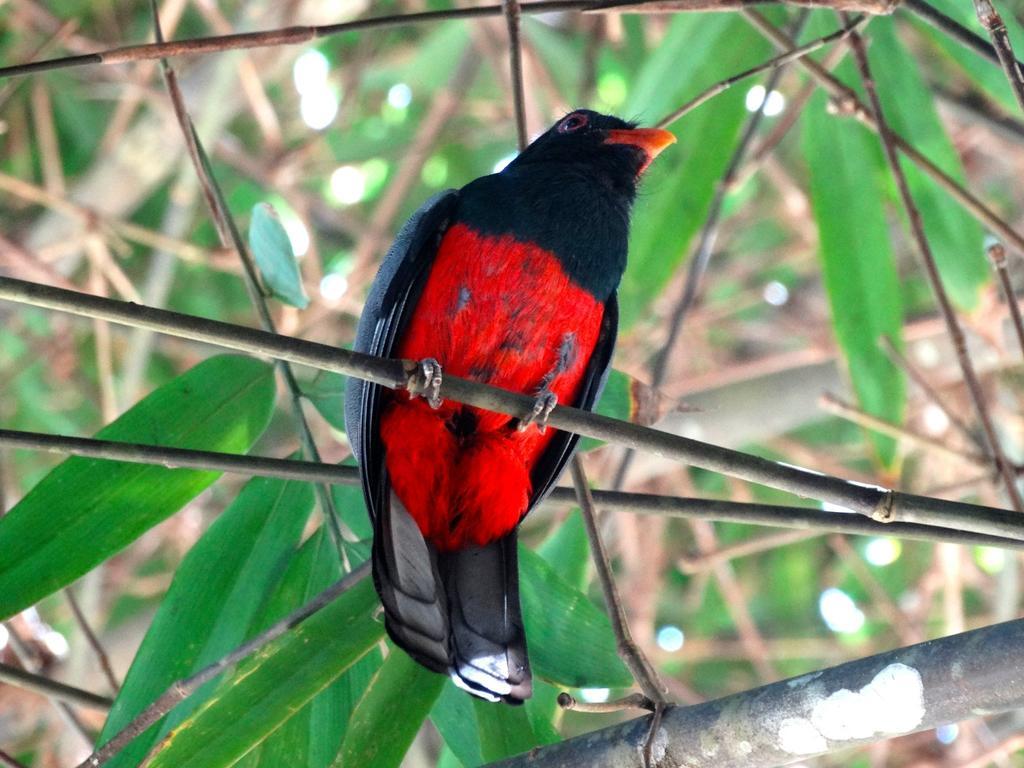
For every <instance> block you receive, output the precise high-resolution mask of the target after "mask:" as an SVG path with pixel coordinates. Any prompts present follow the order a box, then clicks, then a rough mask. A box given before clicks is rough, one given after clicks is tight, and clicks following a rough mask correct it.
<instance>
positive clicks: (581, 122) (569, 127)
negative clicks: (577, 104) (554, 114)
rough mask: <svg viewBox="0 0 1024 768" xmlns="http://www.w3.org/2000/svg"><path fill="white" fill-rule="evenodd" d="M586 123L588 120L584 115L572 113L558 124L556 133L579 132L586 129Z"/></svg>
mask: <svg viewBox="0 0 1024 768" xmlns="http://www.w3.org/2000/svg"><path fill="white" fill-rule="evenodd" d="M587 122H588V120H587V116H586V115H582V114H580V113H579V112H573V113H572V114H571V115H569V116H568V117H566V118H565V119H564V120H562V122H560V123H559V124H558V132H559V133H573V132H574V131H579V130H581V129H583V128H585V127H586V125H587Z"/></svg>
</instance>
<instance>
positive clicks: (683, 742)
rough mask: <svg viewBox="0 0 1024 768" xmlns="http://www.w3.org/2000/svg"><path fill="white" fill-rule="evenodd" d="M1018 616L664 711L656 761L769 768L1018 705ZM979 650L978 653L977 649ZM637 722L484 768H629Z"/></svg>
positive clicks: (1023, 690)
mask: <svg viewBox="0 0 1024 768" xmlns="http://www.w3.org/2000/svg"><path fill="white" fill-rule="evenodd" d="M1021 647H1024V619H1019V620H1017V621H1010V622H1006V623H1004V624H995V625H992V626H989V627H984V628H983V629H976V630H974V631H972V632H965V633H963V634H959V635H953V636H951V637H944V638H941V639H938V640H931V641H929V642H926V643H920V644H918V645H912V646H908V647H905V648H899V649H897V650H894V651H889V652H887V653H881V654H878V655H877V656H871V657H868V658H866V659H859V660H857V661H852V662H849V663H846V664H840V665H839V666H836V667H831V668H829V669H825V670H821V671H819V672H812V673H811V674H809V675H804V676H803V677H797V678H793V679H790V680H783V681H781V682H778V683H772V684H771V685H766V686H764V687H761V688H755V689H753V690H750V691H744V692H743V693H737V694H735V695H733V696H728V697H725V698H723V699H717V700H715V701H710V702H707V703H704V704H698V705H696V706H692V707H675V708H673V709H670V710H668V711H667V712H666V713H665V716H664V718H663V720H662V726H661V728H660V729H659V730H658V734H657V738H656V740H655V744H654V757H655V762H656V764H659V765H685V766H687V767H688V768H769V767H772V768H774V766H778V765H787V764H789V763H795V762H798V761H800V760H805V759H806V758H809V757H811V756H813V755H821V754H831V753H834V752H839V751H840V750H843V749H847V748H849V747H852V746H855V745H858V744H870V743H872V742H875V741H879V740H881V739H886V738H890V737H892V736H894V735H897V734H904V733H914V732H917V731H923V730H927V729H929V728H935V727H936V726H939V725H944V724H946V723H954V722H957V721H960V720H967V719H969V718H972V717H975V716H976V713H978V712H984V713H986V714H996V713H999V712H1006V711H1008V710H1012V709H1017V708H1020V707H1024V675H1019V674H1007V672H1008V670H1016V669H1019V667H1020V649H1021ZM979 649H984V651H983V652H982V651H980V650H979ZM646 730H647V721H646V718H640V719H636V720H631V721H629V722H627V723H622V724H620V725H614V726H611V727H608V728H603V729H601V730H599V731H594V732H592V733H587V734H584V735H582V736H577V737H576V738H573V739H569V740H567V741H563V742H560V743H558V744H552V745H551V746H547V747H541V748H539V749H535V750H533V751H531V752H529V753H527V754H524V755H520V756H518V757H513V758H511V759H509V760H505V761H502V762H500V763H495V764H493V765H492V768H499V766H500V768H555V767H556V766H557V767H558V768H563V767H566V768H568V766H577V765H600V766H604V768H636V767H637V766H640V765H642V762H641V759H640V748H641V745H642V743H643V739H644V737H645V735H646Z"/></svg>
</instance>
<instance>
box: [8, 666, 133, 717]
mask: <svg viewBox="0 0 1024 768" xmlns="http://www.w3.org/2000/svg"><path fill="white" fill-rule="evenodd" d="M0 681H2V682H4V683H7V684H8V685H16V686H18V687H19V688H24V689H25V690H26V691H32V692H33V693H39V694H42V695H43V696H46V697H48V698H51V699H57V700H58V701H63V702H65V703H68V704H78V705H80V706H83V707H92V708H93V709H102V710H108V709H110V708H111V707H112V706H114V700H113V699H111V698H108V697H107V696H100V695H99V694H98V693H92V692H91V691H85V690H82V689H81V688H75V687H74V686H73V685H65V684H64V683H60V682H57V681H56V680H51V679H50V678H48V677H44V676H43V675H37V674H34V673H32V672H28V671H26V670H24V669H18V668H17V667H12V666H11V665H10V664H4V663H2V662H0Z"/></svg>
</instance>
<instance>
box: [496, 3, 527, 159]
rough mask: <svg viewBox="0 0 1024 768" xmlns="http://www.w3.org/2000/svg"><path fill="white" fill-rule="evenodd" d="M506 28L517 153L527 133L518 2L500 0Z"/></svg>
mask: <svg viewBox="0 0 1024 768" xmlns="http://www.w3.org/2000/svg"><path fill="white" fill-rule="evenodd" d="M501 7H502V9H504V13H505V23H506V25H507V26H508V57H509V75H510V77H511V78H512V104H513V106H514V108H515V116H516V137H517V138H518V141H519V151H520V152H522V151H523V150H524V149H526V145H527V143H528V142H529V136H530V134H529V132H528V131H527V130H526V101H525V95H524V93H523V46H522V42H521V41H520V39H519V20H520V17H521V14H520V9H519V0H501Z"/></svg>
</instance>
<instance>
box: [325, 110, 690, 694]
mask: <svg viewBox="0 0 1024 768" xmlns="http://www.w3.org/2000/svg"><path fill="white" fill-rule="evenodd" d="M674 141H675V137H674V136H673V134H671V133H670V132H668V131H665V130H661V129H657V128H639V127H637V125H636V124H635V123H632V122H627V121H625V120H622V119H619V118H617V117H614V116H611V115H604V114H600V113H598V112H594V111H591V110H586V109H577V110H574V111H572V112H570V113H568V114H567V115H565V116H564V117H562V118H561V119H559V120H558V121H557V122H556V123H555V124H554V125H553V126H552V127H551V128H549V129H548V130H547V131H545V132H544V133H543V134H541V135H540V136H539V137H537V138H536V139H535V140H534V141H533V142H532V143H530V145H529V146H527V147H526V149H524V150H523V151H522V152H521V153H520V154H519V155H518V156H517V157H515V159H513V160H512V161H511V162H510V163H509V164H508V165H507V166H506V167H505V168H503V169H502V170H500V171H498V172H496V173H493V174H491V175H487V176H482V177H480V178H478V179H476V180H474V181H472V182H470V183H468V184H467V185H465V186H464V187H462V188H461V189H458V190H447V191H445V192H441V193H438V194H436V195H435V196H434V197H432V198H431V199H430V200H428V201H427V202H426V203H425V204H424V205H423V206H422V207H421V208H420V209H419V210H418V211H416V212H415V213H414V214H413V215H412V217H411V218H410V219H409V220H408V221H407V222H406V223H405V225H404V226H403V227H402V228H401V230H400V231H399V233H398V235H397V237H396V239H395V241H394V243H393V245H392V246H391V248H390V250H389V252H388V254H387V255H386V256H385V258H384V260H383V262H382V263H381V267H380V270H379V272H378V274H377V276H376V278H375V279H374V282H373V283H372V285H371V287H370V290H369V292H368V295H367V299H366V303H365V305H364V308H363V312H362V314H361V316H360V320H359V323H358V326H357V329H356V339H355V343H354V349H355V350H357V351H359V352H364V353H367V354H371V355H377V356H380V357H386V358H400V359H403V360H411V361H416V369H415V372H414V374H413V376H412V378H413V379H414V380H415V381H416V382H419V384H418V386H412V387H410V389H411V390H413V391H423V392H425V394H424V396H423V397H417V396H415V395H413V394H412V393H411V392H410V391H409V390H394V391H393V390H390V389H388V388H386V387H383V386H380V385H377V384H372V383H367V382H364V381H362V380H358V379H352V380H350V382H349V384H348V388H347V391H346V397H345V406H344V408H345V421H346V431H347V435H348V439H349V442H350V445H351V447H352V451H353V455H354V457H355V459H356V461H357V463H358V465H359V472H360V478H361V483H362V489H363V495H364V498H365V500H366V505H367V510H368V512H369V515H370V517H371V519H372V521H373V544H372V548H371V559H372V565H373V569H372V570H373V580H374V585H375V587H376V589H377V592H378V594H379V596H380V599H381V604H382V606H383V610H384V624H385V628H386V630H387V633H388V635H389V636H390V637H391V639H392V640H393V641H394V643H395V644H396V645H397V646H399V647H400V648H402V649H404V650H405V651H406V652H407V653H408V654H409V655H410V656H411V657H412V658H413V659H415V660H416V661H417V662H419V663H420V664H422V665H423V666H425V667H427V668H428V669H431V670H433V671H435V672H438V673H441V674H446V675H449V676H450V677H451V679H452V680H453V681H454V683H455V684H456V685H458V686H459V687H460V688H463V689H464V690H466V691H468V692H469V693H471V694H473V695H474V696H477V697H480V698H482V699H486V700H489V701H494V702H499V701H503V702H505V703H508V704H513V705H515V704H521V703H523V702H524V701H525V700H526V699H528V698H529V697H530V695H531V693H532V689H533V688H532V686H533V683H532V676H531V671H530V663H529V658H528V654H527V645H526V637H525V633H524V629H523V621H522V615H521V610H520V603H519V581H518V565H517V529H518V526H519V524H520V522H521V521H522V520H523V518H524V517H525V516H526V515H527V514H528V513H529V512H530V510H532V509H533V508H534V507H536V506H537V505H538V504H539V503H540V501H541V500H542V499H543V498H544V497H545V496H546V495H547V494H548V493H549V492H550V491H551V489H552V488H553V487H554V485H555V483H556V481H557V480H558V478H559V476H560V474H561V473H562V471H563V470H564V469H565V467H566V464H567V462H568V461H569V459H570V458H571V457H572V455H573V452H574V451H575V449H576V445H577V442H578V440H579V437H578V435H575V434H572V433H569V432H564V431H560V430H555V429H550V430H549V429H547V424H546V422H547V416H548V414H550V412H551V410H552V409H553V408H554V406H555V405H556V404H557V403H562V404H568V405H573V406H575V407H577V408H583V409H588V410H592V409H594V408H595V407H596V405H597V401H598V398H599V396H600V392H601V389H602V387H603V386H604V382H605V380H606V378H607V375H608V371H609V369H610V361H611V357H612V351H613V349H614V346H615V339H616V333H617V329H618V303H617V289H618V285H619V282H620V280H621V278H622V274H623V271H624V270H625V267H626V255H627V249H628V238H629V223H630V214H631V210H632V205H633V202H634V199H635V197H636V193H637V186H638V183H639V180H640V177H641V175H642V174H643V173H644V171H645V170H646V169H647V167H648V166H649V165H650V163H651V161H652V160H654V158H655V157H656V156H657V155H658V154H659V153H660V152H661V151H662V150H663V149H665V148H666V147H667V146H668V145H669V144H671V143H672V142H674ZM444 375H453V376H459V377H464V378H468V379H472V380H475V381H479V382H484V383H487V384H490V385H493V386H496V387H502V388H505V389H509V390H512V391H515V392H519V393H523V394H527V395H531V396H533V397H534V398H535V405H534V408H533V411H532V413H530V414H528V415H524V416H523V417H521V418H516V417H510V416H508V415H504V414H500V413H493V412H489V411H486V410H484V409H481V408H476V407H472V406H468V405H463V404H461V403H457V402H454V401H442V400H441V398H440V397H439V395H438V392H439V389H440V385H441V382H442V380H443V376H444Z"/></svg>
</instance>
